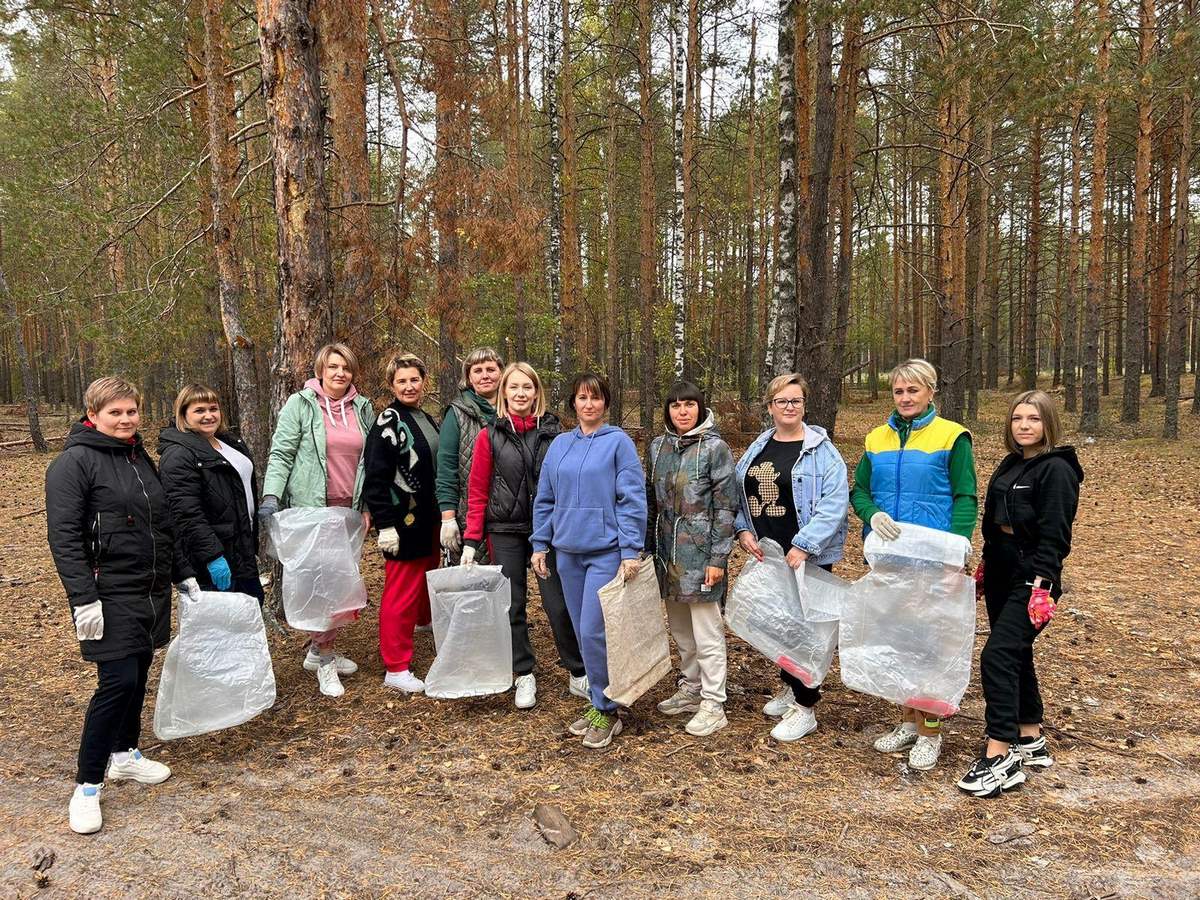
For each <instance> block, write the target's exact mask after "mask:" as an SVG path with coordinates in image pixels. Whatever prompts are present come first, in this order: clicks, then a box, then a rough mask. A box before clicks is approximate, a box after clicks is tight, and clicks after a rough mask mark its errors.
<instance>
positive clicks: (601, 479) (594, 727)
mask: <svg viewBox="0 0 1200 900" xmlns="http://www.w3.org/2000/svg"><path fill="white" fill-rule="evenodd" d="M611 398H612V394H611V393H610V391H609V388H608V382H607V381H606V380H605V379H604V378H603V377H601V376H599V375H595V374H592V373H590V372H588V373H584V374H582V375H577V376H576V377H575V380H574V381H573V382H572V384H571V397H570V400H569V401H568V403H569V404H570V406H571V409H572V411H573V412H574V413H575V416H576V418H577V419H578V421H579V424H578V426H577V427H576V428H575V429H574V430H572V431H570V432H567V433H566V434H560V435H559V436H558V437H556V438H555V439H554V442H553V443H552V444H551V445H550V449H549V450H548V451H547V452H546V459H545V461H544V462H543V463H542V471H541V475H540V476H539V478H538V488H537V496H536V497H535V499H534V505H533V536H532V538H531V543H532V544H533V549H534V553H533V558H532V565H533V570H534V572H536V573H537V576H538V577H539V578H547V577H549V575H550V571H549V568H548V567H547V564H546V554H547V552H548V551H549V550H550V548H551V547H553V548H554V551H555V556H556V559H557V568H558V575H559V577H560V579H561V580H562V587H563V594H564V595H565V597H566V601H567V611H568V612H569V613H570V616H571V624H572V625H573V626H574V628H575V634H576V636H577V637H578V638H579V649H580V650H581V651H582V654H583V666H584V669H585V670H586V671H587V676H588V683H589V686H590V687H589V693H590V694H591V699H592V704H591V706H589V707H588V708H587V710H586V711H585V712H584V714H583V716H581V717H580V718H579V719H578V720H577V721H575V722H573V723H572V724H571V725H570V727H569V730H570V732H571V733H572V734H574V735H582V736H583V745H584V746H585V747H588V748H591V749H593V750H596V749H600V748H601V747H607V746H608V745H609V744H611V743H612V739H613V738H614V737H616V736H617V735H618V734H620V733H621V720H620V719H619V718H618V717H617V704H615V703H614V702H613V701H612V700H610V699H608V697H606V696H605V695H604V689H605V688H606V687H608V645H607V643H606V641H605V636H604V614H603V612H602V611H601V609H600V597H599V594H598V591H599V590H600V588H601V587H603V586H604V585H606V584H607V583H608V582H610V581H612V580H613V579H614V578H616V576H617V572H618V571H622V570H623V572H624V574H625V577H627V578H632V577H633V576H634V574H636V572H637V564H638V557H639V556H640V554H641V550H642V546H643V543H644V541H645V535H646V475H645V472H643V471H642V464H641V460H640V459H639V458H638V453H637V449H636V448H635V447H634V445H633V441H632V440H630V439H629V435H627V434H626V433H625V432H624V431H622V430H621V429H620V428H617V427H616V426H613V425H608V424H606V423H605V421H604V420H605V417H606V416H607V415H608V406H609V402H610V401H611Z"/></svg>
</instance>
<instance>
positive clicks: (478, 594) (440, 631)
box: [425, 565, 513, 700]
mask: <svg viewBox="0 0 1200 900" xmlns="http://www.w3.org/2000/svg"><path fill="white" fill-rule="evenodd" d="M425 580H426V582H427V583H428V585H429V607H430V610H431V611H432V613H433V640H434V643H435V645H436V646H437V658H436V659H434V661H433V665H431V666H430V667H429V673H428V674H427V675H426V676H425V693H426V694H427V695H429V696H430V697H441V698H443V699H450V700H453V699H457V698H459V697H479V696H482V695H484V694H499V693H502V692H504V691H507V690H508V689H509V688H510V687H512V683H513V671H512V662H513V660H512V628H511V626H510V625H509V622H508V607H509V605H510V604H511V603H512V587H511V585H510V584H509V581H508V579H507V578H505V577H504V573H503V571H501V569H500V567H499V566H480V565H474V566H453V567H451V568H446V569H433V570H431V571H429V572H426V573H425Z"/></svg>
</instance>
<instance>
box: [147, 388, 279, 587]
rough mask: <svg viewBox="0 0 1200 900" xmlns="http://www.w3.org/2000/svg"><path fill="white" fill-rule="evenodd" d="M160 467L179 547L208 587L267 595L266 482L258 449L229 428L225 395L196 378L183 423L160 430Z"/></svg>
mask: <svg viewBox="0 0 1200 900" xmlns="http://www.w3.org/2000/svg"><path fill="white" fill-rule="evenodd" d="M158 453H159V468H160V471H161V473H162V483H163V488H164V489H165V490H166V492H167V500H168V501H169V502H170V505H171V516H172V518H173V519H174V520H175V522H176V523H177V524H176V530H177V532H178V536H179V546H180V549H181V550H182V552H183V554H184V555H185V556H186V557H187V560H188V562H189V563H190V564H191V566H192V569H193V571H195V572H196V573H197V575H198V576H199V580H200V587H201V588H202V589H204V590H209V591H211V590H218V591H237V592H238V593H241V594H249V595H250V596H251V597H256V598H257V599H258V602H259V603H262V600H263V589H262V582H261V581H260V580H259V577H258V559H257V555H256V554H257V552H258V517H257V515H256V513H257V512H258V485H257V483H256V480H255V477H254V462H253V461H252V460H251V458H250V450H249V449H248V448H247V447H246V445H245V444H244V443H243V442H242V441H241V440H240V439H239V438H237V437H236V436H234V435H232V434H230V433H229V432H228V431H226V429H225V420H224V416H222V414H221V398H220V397H219V396H218V395H217V392H216V391H214V390H213V389H212V388H209V387H205V386H204V385H200V384H189V385H187V386H186V387H184V388H183V390H181V391H180V392H179V396H177V397H176V398H175V424H174V426H167V427H166V428H164V429H163V430H162V431H161V432H160V433H159V435H158Z"/></svg>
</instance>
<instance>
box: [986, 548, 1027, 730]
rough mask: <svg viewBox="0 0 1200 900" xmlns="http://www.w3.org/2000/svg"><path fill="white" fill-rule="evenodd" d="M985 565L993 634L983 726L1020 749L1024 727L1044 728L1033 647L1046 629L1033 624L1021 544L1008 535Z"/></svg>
mask: <svg viewBox="0 0 1200 900" xmlns="http://www.w3.org/2000/svg"><path fill="white" fill-rule="evenodd" d="M1005 538H1006V539H1005ZM986 560H987V562H986V564H985V565H984V569H983V573H984V585H983V586H984V600H985V603H986V605H987V614H988V621H989V622H990V623H991V625H992V633H991V634H990V635H988V639H987V643H985V644H984V645H983V652H982V653H980V655H979V680H980V683H981V684H982V685H983V699H984V702H985V703H986V704H987V707H986V710H985V712H984V721H985V723H986V728H987V736H988V737H990V738H992V739H993V740H997V741H1007V742H1009V743H1014V744H1015V743H1016V742H1017V737H1018V736H1019V735H1020V726H1021V725H1040V724H1041V722H1042V715H1043V709H1042V696H1041V694H1040V693H1039V691H1038V680H1037V673H1036V672H1035V671H1034V669H1033V642H1034V639H1035V638H1036V637H1037V636H1038V634H1039V633H1040V632H1041V629H1039V628H1035V627H1034V626H1033V623H1032V622H1030V621H1029V609H1028V604H1029V594H1030V591H1031V588H1030V585H1029V584H1028V582H1029V581H1031V580H1032V579H1031V577H1030V573H1029V572H1028V571H1027V568H1028V567H1027V566H1026V565H1025V561H1024V559H1023V557H1022V554H1021V549H1020V547H1019V546H1018V544H1017V542H1016V540H1015V539H1013V538H1008V536H1007V535H1005V536H1004V538H1002V539H1001V540H996V541H990V542H989V543H988V545H987V548H986Z"/></svg>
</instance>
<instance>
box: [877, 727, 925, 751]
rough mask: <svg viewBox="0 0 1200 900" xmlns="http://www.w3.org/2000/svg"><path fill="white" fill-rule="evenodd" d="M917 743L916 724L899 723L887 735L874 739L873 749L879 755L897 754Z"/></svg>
mask: <svg viewBox="0 0 1200 900" xmlns="http://www.w3.org/2000/svg"><path fill="white" fill-rule="evenodd" d="M916 742H917V723H916V722H901V723H900V724H899V725H897V726H896V727H895V728H893V729H892V730H891V731H889V732H888V733H887V734H885V735H883V736H882V737H878V738H876V739H875V744H874V747H875V749H876V750H878V751H879V752H880V753H898V752H899V751H901V750H906V749H908V748H909V747H911V746H912V745H913V744H915V743H916Z"/></svg>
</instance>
